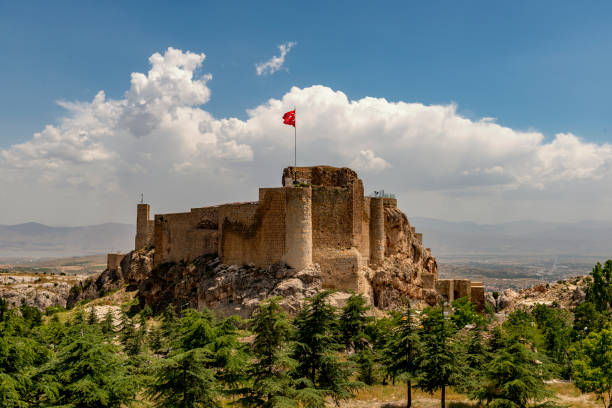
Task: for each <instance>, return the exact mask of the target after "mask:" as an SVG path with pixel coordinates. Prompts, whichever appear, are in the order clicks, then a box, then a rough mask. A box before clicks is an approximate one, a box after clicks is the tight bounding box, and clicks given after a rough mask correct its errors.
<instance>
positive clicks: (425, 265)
mask: <svg viewBox="0 0 612 408" xmlns="http://www.w3.org/2000/svg"><path fill="white" fill-rule="evenodd" d="M385 234H386V243H385V257H392V258H393V257H397V258H402V259H403V261H404V262H407V263H410V264H411V265H412V266H411V269H412V270H413V272H414V274H413V275H412V276H410V277H409V279H411V281H412V282H413V283H414V284H416V285H420V283H421V282H420V279H421V274H423V273H431V274H434V275H435V276H436V277H437V276H438V264H437V262H436V259H435V258H434V257H433V256H431V251H430V250H429V249H428V248H425V247H424V246H423V243H422V242H421V238H419V235H420V234H417V233H416V232H415V230H414V228H413V227H411V226H410V222H409V221H408V217H406V214H404V213H403V212H402V211H400V210H399V209H398V208H397V207H385Z"/></svg>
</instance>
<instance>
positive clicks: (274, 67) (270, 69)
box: [255, 42, 297, 76]
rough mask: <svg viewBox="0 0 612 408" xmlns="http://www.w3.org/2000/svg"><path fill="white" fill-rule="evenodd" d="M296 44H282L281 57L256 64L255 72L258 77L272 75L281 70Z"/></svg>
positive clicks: (280, 48)
mask: <svg viewBox="0 0 612 408" xmlns="http://www.w3.org/2000/svg"><path fill="white" fill-rule="evenodd" d="M296 44H297V43H296V42H288V43H285V44H281V45H279V46H278V49H279V50H280V55H279V56H278V57H277V56H273V57H272V58H270V59H269V60H268V61H266V62H260V63H258V64H255V72H257V75H260V76H261V75H271V74H274V73H275V72H277V71H278V70H280V69H281V68H282V67H283V64H284V63H285V57H286V56H287V54H288V53H289V51H291V48H293V47H294V46H295V45H296Z"/></svg>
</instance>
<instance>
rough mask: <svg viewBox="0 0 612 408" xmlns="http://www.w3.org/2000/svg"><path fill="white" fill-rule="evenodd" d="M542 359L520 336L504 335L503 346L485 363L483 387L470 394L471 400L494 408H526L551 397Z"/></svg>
mask: <svg viewBox="0 0 612 408" xmlns="http://www.w3.org/2000/svg"><path fill="white" fill-rule="evenodd" d="M539 357H540V356H539V355H538V354H537V353H535V352H534V351H532V350H530V349H529V348H528V347H527V346H526V345H525V344H524V343H523V342H522V341H521V339H520V338H519V337H518V336H515V335H507V334H505V336H504V339H503V346H501V347H500V348H499V349H498V350H496V352H495V353H493V354H492V355H491V357H490V359H489V360H488V361H487V362H486V363H485V365H484V367H483V369H482V377H481V378H480V386H479V387H478V388H477V389H476V390H475V391H474V392H472V393H471V396H472V398H474V399H477V400H478V401H480V402H482V401H486V403H487V405H489V406H492V407H516V408H525V407H527V406H528V404H529V403H531V402H538V401H542V400H544V399H545V398H547V397H549V396H550V395H551V393H550V392H549V391H547V390H546V388H545V384H544V380H543V379H544V373H545V367H543V366H542V364H541V363H539V359H538V358H539ZM546 406H550V407H552V406H554V405H553V404H552V403H547V405H546Z"/></svg>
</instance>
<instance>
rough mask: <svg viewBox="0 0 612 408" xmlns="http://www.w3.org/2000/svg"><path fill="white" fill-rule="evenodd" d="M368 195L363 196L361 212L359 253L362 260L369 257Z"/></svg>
mask: <svg viewBox="0 0 612 408" xmlns="http://www.w3.org/2000/svg"><path fill="white" fill-rule="evenodd" d="M370 205H371V204H370V197H364V198H363V210H362V211H363V213H362V215H361V243H360V244H359V253H360V254H361V257H362V258H363V259H364V260H367V261H369V259H370Z"/></svg>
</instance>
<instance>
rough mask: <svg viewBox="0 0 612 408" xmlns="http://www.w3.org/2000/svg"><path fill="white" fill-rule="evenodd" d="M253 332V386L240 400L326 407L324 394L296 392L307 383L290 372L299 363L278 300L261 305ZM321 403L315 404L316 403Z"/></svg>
mask: <svg viewBox="0 0 612 408" xmlns="http://www.w3.org/2000/svg"><path fill="white" fill-rule="evenodd" d="M250 328H251V331H252V332H253V333H254V334H255V339H254V341H253V344H252V346H251V351H252V355H253V357H254V359H255V361H254V362H253V364H252V365H251V368H250V370H249V374H250V377H251V378H252V381H253V382H252V386H251V387H250V388H249V390H248V392H247V393H246V395H245V396H244V398H242V399H241V403H242V405H243V406H247V407H264V408H271V407H299V403H300V402H302V403H303V404H304V406H316V405H319V406H324V403H325V400H324V398H323V395H322V393H321V392H319V391H316V390H314V389H313V388H311V387H306V388H301V389H297V388H298V385H303V384H305V382H303V381H302V382H299V381H296V380H295V379H294V378H292V377H291V376H290V372H291V371H292V370H293V369H294V368H295V367H296V366H297V361H295V360H294V359H292V358H291V357H289V354H288V352H289V346H290V338H291V331H292V328H291V323H290V322H289V320H288V318H287V316H286V314H285V313H284V311H283V310H282V308H281V306H280V305H279V299H278V298H270V299H268V300H266V301H264V302H262V303H260V304H259V306H258V307H257V310H256V311H255V313H254V314H253V318H252V321H251V327H250ZM313 400H314V401H317V402H318V404H313V402H314V401H313Z"/></svg>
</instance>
